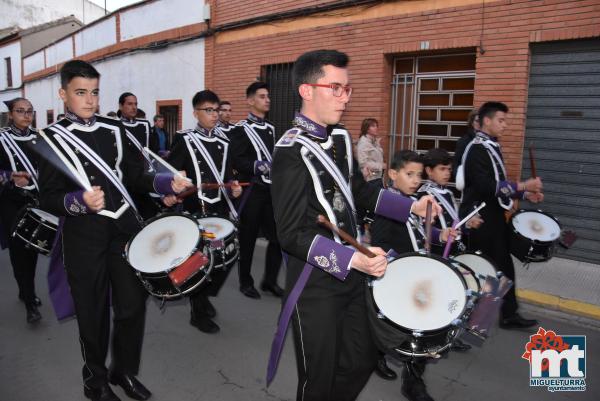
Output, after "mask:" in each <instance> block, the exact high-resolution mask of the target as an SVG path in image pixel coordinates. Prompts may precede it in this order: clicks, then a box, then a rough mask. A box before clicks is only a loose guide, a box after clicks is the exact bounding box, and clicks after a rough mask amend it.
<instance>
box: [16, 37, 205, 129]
mask: <svg viewBox="0 0 600 401" xmlns="http://www.w3.org/2000/svg"><path fill="white" fill-rule="evenodd" d="M94 67H96V69H97V70H98V72H100V74H101V78H100V111H101V113H102V114H106V113H108V112H109V111H117V110H118V108H119V107H118V103H119V102H118V99H119V95H121V93H123V92H132V93H134V94H135V95H136V96H137V98H138V105H139V107H140V108H142V109H143V110H144V111H145V112H146V113H147V117H148V119H152V117H153V116H154V114H155V113H156V101H157V100H173V99H181V101H182V112H183V128H192V127H194V125H195V124H196V123H195V119H194V116H193V114H192V112H193V109H192V97H193V96H194V94H195V93H196V92H198V91H200V90H203V89H204V39H196V40H193V41H189V42H184V43H180V44H176V45H171V46H168V47H166V48H164V49H160V50H155V51H144V52H136V53H129V54H126V55H123V56H119V57H114V58H110V59H108V60H106V61H100V62H96V63H94ZM59 87H60V84H59V78H58V74H56V75H54V76H52V77H50V78H45V79H40V80H37V81H34V82H31V83H26V84H25V95H26V96H27V97H28V98H29V99H31V101H32V102H33V104H34V107H35V109H36V110H38V115H37V124H38V127H45V126H46V110H49V109H53V110H54V115H55V116H56V115H57V114H58V113H62V112H63V105H62V102H61V101H60V99H59V97H58V89H59Z"/></svg>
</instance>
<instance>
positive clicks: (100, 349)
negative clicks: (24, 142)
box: [39, 60, 190, 401]
mask: <svg viewBox="0 0 600 401" xmlns="http://www.w3.org/2000/svg"><path fill="white" fill-rule="evenodd" d="M60 77H61V88H60V89H59V95H60V97H61V99H62V100H63V102H64V103H65V106H66V118H65V119H63V120H61V121H59V122H57V123H55V124H53V125H51V126H49V127H48V128H47V129H46V132H45V133H42V132H40V135H42V136H44V139H45V140H46V144H47V145H48V146H49V147H50V148H51V150H52V152H53V153H52V154H50V155H48V157H47V158H44V159H41V162H40V173H39V181H40V201H41V206H42V208H43V209H46V210H48V211H51V212H52V213H54V214H56V215H60V216H64V217H65V220H64V225H63V229H62V236H63V237H62V238H63V256H64V265H65V269H66V272H67V277H68V281H69V285H70V287H71V294H72V296H73V300H74V302H75V311H76V314H77V324H78V326H79V339H80V343H81V353H82V356H83V360H84V366H83V369H82V374H83V383H84V395H85V396H86V397H88V398H90V399H92V400H103V401H107V400H118V399H119V398H118V397H117V396H116V395H115V394H114V393H113V391H112V389H111V388H110V386H109V385H108V382H109V381H110V383H112V384H115V385H119V386H121V387H122V388H123V389H124V390H125V393H126V394H127V395H128V396H130V397H131V398H134V399H137V400H146V399H148V398H149V397H150V395H151V393H150V391H149V390H148V389H147V388H146V387H145V386H144V385H143V384H142V383H140V382H139V381H138V380H137V378H136V375H137V373H138V369H139V364H140V356H141V350H142V339H143V335H144V320H145V311H146V298H147V293H146V291H145V290H144V288H143V286H142V284H141V283H140V281H139V280H138V279H137V277H136V276H135V273H134V271H133V269H132V268H131V267H130V266H129V265H128V264H127V262H126V261H125V259H124V258H123V251H124V247H125V244H126V242H127V240H128V239H129V238H130V237H131V235H132V234H134V233H135V232H136V231H137V230H139V228H140V227H141V226H140V221H141V217H140V216H139V213H138V212H137V209H136V205H135V204H134V202H133V200H132V198H131V195H130V191H134V192H138V193H145V192H149V191H154V192H158V193H161V194H165V195H167V194H174V193H177V192H180V191H182V190H183V189H184V188H185V187H187V186H188V185H190V184H189V183H188V182H187V181H186V180H184V179H183V178H182V177H181V176H175V177H173V176H172V175H170V174H156V175H151V174H148V173H147V172H145V170H144V165H143V164H142V163H141V161H140V159H139V157H137V155H136V152H137V150H136V149H135V148H134V147H133V146H132V145H131V143H130V141H128V140H127V136H126V133H125V128H124V126H123V124H122V123H121V122H120V121H117V120H114V119H111V118H106V117H101V116H97V115H95V112H96V110H97V108H98V100H99V97H98V95H99V90H98V85H99V79H100V74H99V73H98V71H96V69H95V68H94V67H93V66H91V65H90V64H88V63H86V62H84V61H81V60H72V61H69V62H67V63H66V64H64V66H63V67H62V68H61V71H60ZM49 150H50V149H49ZM64 167H66V168H67V169H68V170H69V173H70V174H69V175H70V178H71V179H70V178H69V177H68V176H67V175H66V174H65V173H63V171H62V170H63V168H64ZM73 178H74V179H75V180H76V182H77V183H79V186H77V185H76V184H75V182H74V181H73V180H72V179H73ZM82 187H83V188H86V189H81V188H82ZM109 291H110V294H111V299H112V305H113V313H114V318H113V324H114V330H113V336H112V351H113V352H112V364H111V366H110V369H107V368H106V367H105V360H106V354H107V351H108V344H109V338H110V336H109V335H110V322H109V318H110V309H109Z"/></svg>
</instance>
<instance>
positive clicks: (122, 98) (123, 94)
mask: <svg viewBox="0 0 600 401" xmlns="http://www.w3.org/2000/svg"><path fill="white" fill-rule="evenodd" d="M129 96H134V97H135V98H136V99H137V96H135V95H134V94H133V93H131V92H123V93H121V96H119V104H125V99H127V98H128V97H129Z"/></svg>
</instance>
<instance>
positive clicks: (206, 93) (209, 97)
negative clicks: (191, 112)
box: [192, 89, 219, 107]
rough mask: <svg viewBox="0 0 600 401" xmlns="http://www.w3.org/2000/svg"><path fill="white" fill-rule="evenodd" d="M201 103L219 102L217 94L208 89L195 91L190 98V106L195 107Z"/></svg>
mask: <svg viewBox="0 0 600 401" xmlns="http://www.w3.org/2000/svg"><path fill="white" fill-rule="evenodd" d="M202 103H217V104H219V96H217V94H216V93H215V92H213V91H211V90H209V89H205V90H203V91H200V92H197V93H196V94H195V95H194V97H193V98H192V107H196V106H198V105H199V104H202Z"/></svg>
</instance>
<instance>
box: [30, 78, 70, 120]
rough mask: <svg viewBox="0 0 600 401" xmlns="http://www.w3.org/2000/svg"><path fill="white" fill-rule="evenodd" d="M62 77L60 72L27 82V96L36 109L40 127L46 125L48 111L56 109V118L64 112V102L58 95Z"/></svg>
mask: <svg viewBox="0 0 600 401" xmlns="http://www.w3.org/2000/svg"><path fill="white" fill-rule="evenodd" d="M59 89H60V78H59V75H58V74H55V75H52V76H50V77H47V78H44V79H39V80H37V81H33V82H28V83H26V84H25V97H26V98H27V99H29V100H30V101H31V103H32V104H33V108H34V109H35V110H36V124H37V127H38V128H44V127H46V125H47V124H46V111H47V110H54V118H56V116H57V115H58V114H59V113H63V112H64V110H63V109H64V107H63V102H62V100H60V98H59V97H58V90H59Z"/></svg>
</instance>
